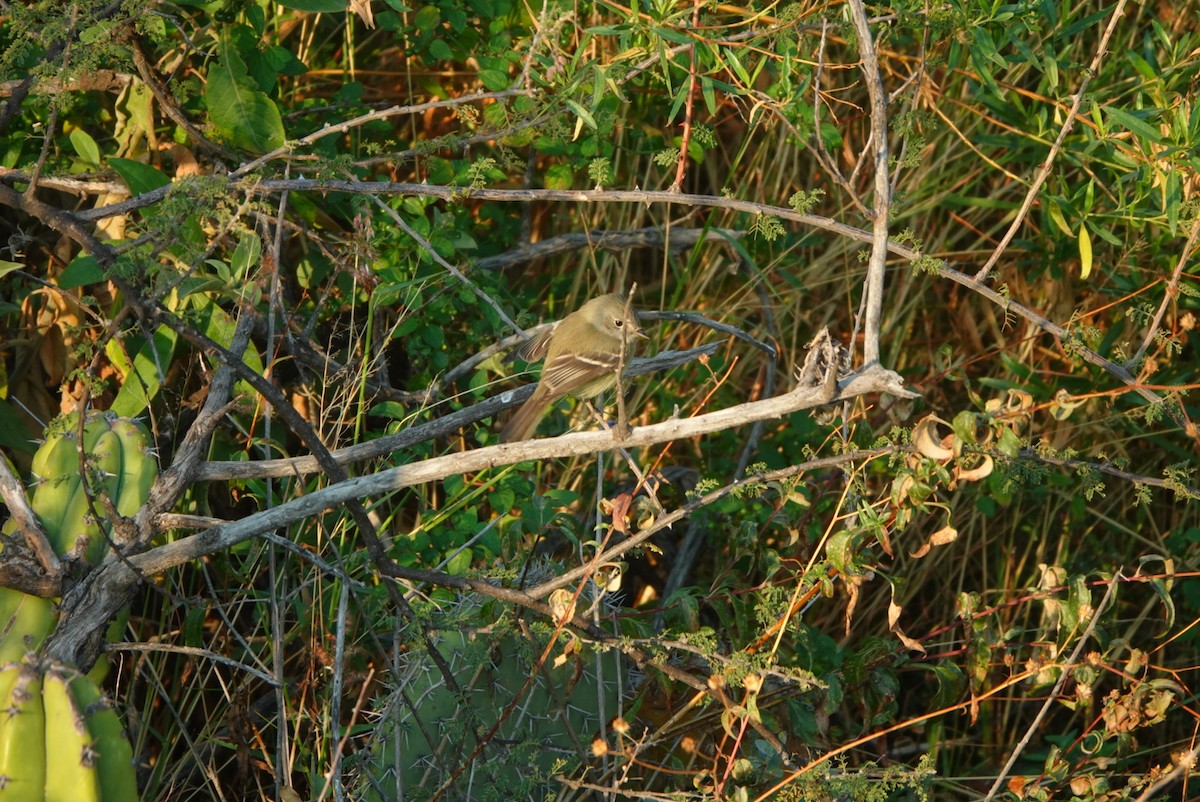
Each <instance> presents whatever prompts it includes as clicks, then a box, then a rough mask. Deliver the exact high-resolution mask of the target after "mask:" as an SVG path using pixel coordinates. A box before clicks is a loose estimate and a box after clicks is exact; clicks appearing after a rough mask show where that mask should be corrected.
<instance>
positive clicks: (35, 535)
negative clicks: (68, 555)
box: [0, 459, 62, 626]
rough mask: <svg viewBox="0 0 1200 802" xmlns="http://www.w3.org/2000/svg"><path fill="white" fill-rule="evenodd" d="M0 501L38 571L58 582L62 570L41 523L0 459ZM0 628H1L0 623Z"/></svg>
mask: <svg viewBox="0 0 1200 802" xmlns="http://www.w3.org/2000/svg"><path fill="white" fill-rule="evenodd" d="M0 499H3V500H4V504H5V506H6V507H8V514H9V515H11V516H12V522H13V524H14V525H15V526H16V528H17V532H19V533H20V535H21V537H23V538H24V540H25V545H26V546H28V547H29V550H30V551H31V552H32V553H33V555H34V556H35V557H36V558H37V561H38V563H39V564H40V566H41V568H42V570H43V571H45V572H46V573H47V574H48V575H50V577H52V578H53V577H58V578H59V579H61V577H60V576H59V575H60V574H61V572H62V568H61V566H60V565H59V562H58V557H57V556H56V555H55V554H54V549H52V548H50V542H49V541H48V540H47V539H46V531H45V530H44V529H42V524H41V522H40V521H39V520H38V518H37V515H36V514H35V513H34V511H33V508H32V507H30V506H29V497H28V496H27V495H25V487H24V486H23V485H22V484H21V480H20V479H18V478H17V477H16V475H15V474H14V473H13V472H12V471H11V470H10V469H9V463H8V460H6V459H0ZM52 595H54V594H52ZM0 626H3V624H2V623H0Z"/></svg>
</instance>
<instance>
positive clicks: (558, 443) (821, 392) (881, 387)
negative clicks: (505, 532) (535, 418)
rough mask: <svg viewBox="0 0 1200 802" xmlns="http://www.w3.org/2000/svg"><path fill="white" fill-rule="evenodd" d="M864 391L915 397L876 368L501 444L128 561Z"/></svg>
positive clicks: (226, 543) (348, 485)
mask: <svg viewBox="0 0 1200 802" xmlns="http://www.w3.org/2000/svg"><path fill="white" fill-rule="evenodd" d="M831 375H832V374H831ZM868 393H890V394H894V395H900V396H904V397H912V395H913V394H912V393H911V392H910V391H908V390H906V389H904V387H903V383H902V381H901V379H900V377H899V376H898V375H897V374H895V373H893V372H892V371H889V370H884V369H883V368H880V367H878V366H876V367H871V368H868V369H866V370H864V371H862V372H861V373H858V374H855V375H853V376H850V377H848V378H846V379H844V380H843V381H841V382H838V383H837V385H836V387H835V386H821V387H797V388H796V389H795V390H793V391H791V392H789V393H785V394H784V395H779V396H775V397H774V398H768V399H765V400H762V401H752V402H749V403H746V404H739V405H737V406H734V407H729V408H728V409H722V410H719V411H717V412H710V413H707V414H705V415H698V416H696V417H694V418H673V419H671V420H667V421H663V422H661V423H655V424H651V425H649V426H640V427H638V428H636V429H634V430H633V432H632V433H631V434H630V436H629V438H628V439H626V440H623V441H619V442H618V441H615V440H613V437H612V434H611V433H610V432H608V431H594V432H576V433H573V434H566V435H562V436H561V437H552V438H547V439H544V440H527V441H524V442H519V443H504V444H502V445H498V446H489V447H486V448H478V449H475V450H472V451H467V452H463V453H459V454H449V455H447V456H443V457H434V458H433V459H428V460H425V461H423V462H419V463H416V464H413V465H401V466H398V467H396V468H390V469H388V470H385V471H380V472H379V473H376V474H372V475H370V476H362V477H358V478H355V479H349V480H347V481H344V482H338V483H337V484H334V485H331V486H329V487H326V488H323V489H321V490H318V491H316V492H313V493H310V494H308V495H306V496H301V497H299V498H296V499H292V500H291V501H288V502H286V503H284V504H281V505H279V506H277V507H274V508H272V509H269V510H263V511H262V512H258V513H255V514H253V515H250V516H247V517H246V518H243V519H241V520H239V521H234V522H232V523H229V524H225V525H222V526H218V527H214V528H212V529H209V530H206V531H204V532H200V533H198V534H195V535H192V536H190V537H186V538H182V539H180V540H177V541H175V542H173V543H169V544H167V545H165V546H160V547H159V548H156V549H154V550H152V551H149V552H146V553H144V554H140V555H138V556H136V557H132V558H131V559H130V561H131V562H132V563H133V564H134V565H135V566H137V568H138V569H139V570H141V571H142V572H144V573H146V574H155V573H159V572H161V571H165V570H167V569H169V568H172V567H174V566H176V565H179V564H181V563H183V562H187V561H189V560H192V559H195V558H197V557H201V556H204V555H206V554H212V553H215V552H217V551H220V550H222V549H226V548H229V547H230V546H233V545H235V544H237V543H240V542H242V541H244V540H247V539H249V538H252V537H255V536H256V535H258V534H259V533H260V532H267V531H270V530H273V529H278V528H282V527H286V526H288V525H289V524H291V523H294V522H295V521H300V520H304V519H305V518H308V517H311V516H313V515H317V514H319V513H321V512H323V511H325V510H327V509H331V508H333V507H336V506H338V505H341V504H345V503H347V502H352V501H358V500H359V499H363V498H366V497H368V496H373V495H381V494H386V493H392V492H395V491H396V490H400V489H403V488H405V487H412V486H413V485H418V484H423V483H425V482H434V481H438V480H440V479H445V478H446V477H448V476H456V475H460V474H464V473H473V472H475V471H481V470H486V469H488V468H495V467H499V466H502V465H512V464H515V463H518V462H526V461H530V460H548V459H557V458H561V457H568V456H577V455H581V454H593V453H596V452H599V451H612V450H614V449H617V448H627V449H628V448H637V447H639V446H649V445H654V444H655V443H663V442H667V441H670V440H680V439H686V438H690V437H697V436H699V435H703V434H708V433H711V432H716V431H720V430H722V429H728V428H730V427H732V426H738V425H741V424H745V423H751V422H753V421H756V420H765V419H769V418H780V417H783V416H784V415H788V414H791V413H793V412H799V411H801V410H805V409H812V408H813V407H818V406H823V405H825V404H830V403H834V402H837V401H844V400H846V399H848V398H852V397H855V396H859V395H864V394H868Z"/></svg>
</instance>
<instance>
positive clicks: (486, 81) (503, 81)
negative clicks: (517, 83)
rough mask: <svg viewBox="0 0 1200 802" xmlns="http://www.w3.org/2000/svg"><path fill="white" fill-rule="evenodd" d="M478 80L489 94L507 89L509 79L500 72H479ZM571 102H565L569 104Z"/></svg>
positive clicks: (505, 74)
mask: <svg viewBox="0 0 1200 802" xmlns="http://www.w3.org/2000/svg"><path fill="white" fill-rule="evenodd" d="M479 80H480V81H481V82H482V83H483V87H484V89H487V90H488V91H490V92H499V91H501V90H503V89H507V88H508V84H509V81H510V79H509V77H508V73H506V72H504V71H502V70H480V71H479ZM570 102H571V101H569V100H568V101H567V103H568V104H569V103H570Z"/></svg>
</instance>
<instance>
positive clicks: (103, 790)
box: [0, 655, 137, 802]
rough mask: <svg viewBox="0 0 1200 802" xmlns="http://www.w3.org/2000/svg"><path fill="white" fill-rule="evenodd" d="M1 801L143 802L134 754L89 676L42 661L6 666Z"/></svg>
mask: <svg viewBox="0 0 1200 802" xmlns="http://www.w3.org/2000/svg"><path fill="white" fill-rule="evenodd" d="M0 705H2V707H0V802H136V800H137V780H136V776H135V774H134V766H133V760H132V757H133V752H132V749H131V748H130V746H129V742H128V740H126V738H125V737H124V735H123V734H122V732H121V722H120V720H119V719H118V718H117V714H116V713H115V712H113V710H112V709H111V708H109V707H108V704H107V702H106V701H105V700H104V699H103V697H102V696H101V693H100V688H99V687H98V686H97V685H96V684H95V683H94V682H92V681H91V680H90V679H89V678H88V677H86V676H84V675H83V674H80V673H79V672H78V671H75V670H74V669H71V668H69V667H67V666H63V665H48V664H46V663H43V662H41V661H40V660H39V658H37V657H36V656H35V655H28V656H27V657H26V659H25V660H23V661H22V662H21V663H14V664H9V665H8V666H5V667H4V668H0Z"/></svg>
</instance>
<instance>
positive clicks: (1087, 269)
mask: <svg viewBox="0 0 1200 802" xmlns="http://www.w3.org/2000/svg"><path fill="white" fill-rule="evenodd" d="M1091 274H1092V237H1091V235H1090V234H1088V229H1087V225H1086V224H1082V223H1081V224H1080V225H1079V277H1080V278H1087V277H1088V276H1090V275H1091Z"/></svg>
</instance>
